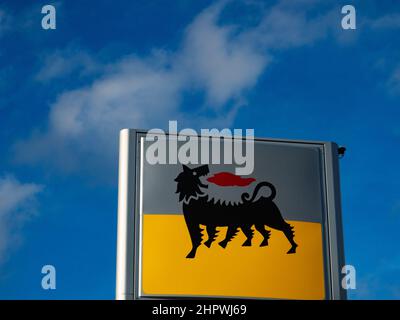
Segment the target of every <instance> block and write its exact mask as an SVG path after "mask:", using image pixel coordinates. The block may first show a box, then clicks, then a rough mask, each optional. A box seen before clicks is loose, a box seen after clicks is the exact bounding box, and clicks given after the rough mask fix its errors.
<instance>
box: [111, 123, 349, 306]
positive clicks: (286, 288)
mask: <svg viewBox="0 0 400 320" xmlns="http://www.w3.org/2000/svg"><path fill="white" fill-rule="evenodd" d="M150 136H151V135H147V138H146V132H141V131H136V130H123V131H121V142H120V144H121V145H120V181H119V183H120V185H119V221H118V257H117V298H119V299H130V298H157V297H162V298H166V297H174V298H176V297H179V298H185V297H187V298H189V297H190V298H193V297H199V298H202V297H203V298H205V297H215V298H218V297H221V298H226V297H234V298H257V299H260V298H261V299H339V298H344V297H345V295H344V293H343V291H342V290H341V289H340V279H339V274H340V273H339V271H340V268H341V266H342V265H343V250H342V240H341V227H340V199H339V189H338V169H337V147H336V145H335V144H333V143H325V142H301V141H283V140H269V139H255V140H254V149H253V150H254V153H253V154H252V156H254V157H253V158H251V159H250V158H248V159H247V160H249V162H251V164H249V163H244V162H243V161H235V160H237V159H236V158H235V155H234V153H235V147H236V146H239V145H240V149H241V151H242V155H243V152H244V150H245V149H246V145H245V141H244V140H235V141H234V142H233V143H232V144H231V147H230V148H229V145H228V144H227V145H225V144H224V143H223V142H222V140H221V143H219V145H218V144H215V145H213V142H215V141H216V140H215V139H214V140H213V139H211V138H210V137H193V140H192V142H193V144H192V147H193V146H195V144H196V145H197V146H199V147H198V148H197V150H195V149H194V147H193V148H191V147H190V146H189V147H188V141H189V140H190V139H192V138H191V137H189V136H188V137H187V138H188V139H180V138H178V137H177V136H176V135H167V136H166V137H165V139H161V138H159V137H158V138H157V139H151V138H150V139H149V137H150ZM157 142H158V143H159V144H158V145H157ZM228 142H229V141H228ZM230 142H232V141H230ZM185 146H186V147H185ZM227 146H228V147H227ZM156 149H157V150H156ZM175 151H176V152H177V154H178V156H177V157H175V156H173V157H172V158H171V155H172V153H174V152H175ZM160 152H165V155H166V157H163V156H162V155H161V154H160ZM180 152H181V153H180ZM189 153H191V155H190V157H189V156H188V154H189ZM217 154H218V155H217ZM179 155H182V156H181V157H179ZM185 155H186V156H187V157H185ZM206 155H207V156H206ZM167 157H169V159H167ZM171 159H172V160H173V161H170V160H171ZM175 160H176V161H175ZM241 160H243V158H242V159H241ZM253 160H254V161H253ZM182 162H184V163H182ZM239 162H240V164H238V163H239ZM245 166H247V167H251V170H249V172H250V171H251V173H250V174H247V175H242V174H238V172H240V170H238V168H239V169H240V167H241V168H242V172H243V169H244V167H245Z"/></svg>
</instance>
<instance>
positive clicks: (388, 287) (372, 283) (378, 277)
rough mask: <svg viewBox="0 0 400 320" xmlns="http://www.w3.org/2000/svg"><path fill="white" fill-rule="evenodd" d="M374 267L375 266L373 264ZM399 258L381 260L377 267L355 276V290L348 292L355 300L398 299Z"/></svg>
mask: <svg viewBox="0 0 400 320" xmlns="http://www.w3.org/2000/svg"><path fill="white" fill-rule="evenodd" d="M375 265H376V264H375ZM399 273H400V256H399V255H394V256H393V257H392V258H390V259H385V260H382V261H381V262H380V263H378V264H377V267H375V268H370V271H369V272H368V273H366V274H363V275H361V276H360V275H357V288H356V290H354V291H350V297H352V298H355V299H395V300H398V299H400V279H399Z"/></svg>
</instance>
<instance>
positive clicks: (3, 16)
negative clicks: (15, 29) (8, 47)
mask: <svg viewBox="0 0 400 320" xmlns="http://www.w3.org/2000/svg"><path fill="white" fill-rule="evenodd" d="M9 28H10V16H9V15H8V14H7V12H6V11H5V10H4V9H1V8H0V37H1V36H2V35H3V34H4V33H5V32H6V31H7V30H8V29H9Z"/></svg>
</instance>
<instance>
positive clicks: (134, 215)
mask: <svg viewBox="0 0 400 320" xmlns="http://www.w3.org/2000/svg"><path fill="white" fill-rule="evenodd" d="M146 133H147V131H146V130H136V129H123V130H121V131H120V143H119V182H118V230H117V268H116V299H118V300H132V299H154V298H162V299H165V298H168V297H170V298H176V296H175V297H174V296H168V297H167V296H162V297H154V296H143V295H141V283H140V279H141V270H140V269H141V266H140V263H139V258H140V250H141V239H140V235H141V214H140V212H141V210H140V209H141V203H140V192H141V181H142V179H141V176H140V175H141V172H142V170H141V165H142V163H141V157H140V156H141V153H142V152H141V148H142V146H141V143H140V140H141V138H143V137H145V136H146ZM166 135H168V133H166ZM254 141H255V142H257V141H264V142H279V143H291V144H303V145H304V144H307V145H317V146H320V147H322V150H323V152H322V164H323V171H324V173H323V180H324V186H323V191H324V197H325V199H324V200H325V206H324V207H325V208H324V209H325V210H324V217H323V225H322V228H323V239H324V249H325V250H324V266H325V270H324V273H325V288H326V295H325V297H326V299H328V300H338V299H346V291H345V290H344V289H343V288H342V286H341V269H342V267H343V266H344V264H345V262H344V244H343V232H342V219H341V199H340V181H339V161H338V146H337V144H336V143H333V142H321V141H302V140H284V139H266V138H255V139H254ZM179 297H180V298H184V297H182V296H179ZM188 298H193V296H192V297H188ZM212 298H221V297H212Z"/></svg>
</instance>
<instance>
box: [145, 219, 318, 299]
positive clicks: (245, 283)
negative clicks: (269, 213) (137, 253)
mask: <svg viewBox="0 0 400 320" xmlns="http://www.w3.org/2000/svg"><path fill="white" fill-rule="evenodd" d="M287 222H288V223H290V225H292V226H293V227H294V230H295V234H296V235H295V238H296V241H297V242H298V243H300V244H301V245H299V247H298V248H297V250H296V253H295V254H287V253H286V252H287V251H288V249H290V244H289V243H288V241H287V239H286V237H285V235H284V234H283V233H282V232H280V231H277V230H274V229H272V230H271V237H270V239H269V245H268V246H263V247H260V246H259V245H260V244H261V243H262V241H263V237H262V235H261V234H260V233H259V232H254V238H253V239H252V246H242V244H243V243H244V242H245V240H246V237H245V235H244V234H243V233H242V232H238V233H237V235H236V237H235V238H234V239H232V241H230V242H229V245H228V246H227V247H226V248H225V249H224V248H222V247H221V246H220V245H218V243H219V242H220V241H221V240H223V239H224V238H225V235H226V229H227V228H226V227H220V228H218V231H219V233H217V238H216V239H215V242H214V243H212V244H211V246H210V248H208V247H207V246H205V245H204V241H205V240H206V238H207V233H206V231H205V230H204V231H203V232H202V233H203V241H202V245H200V246H199V247H198V250H197V253H196V257H195V258H194V259H187V258H186V254H187V253H188V252H189V251H190V249H191V239H190V237H189V234H188V231H187V227H186V224H185V220H184V216H183V215H181V214H144V215H143V228H142V232H143V238H142V243H143V246H142V293H143V295H146V296H147V295H148V296H164V295H165V296H176V295H177V296H208V297H209V296H215V297H219V296H220V297H222V296H223V297H247V298H251V297H253V298H285V299H324V298H325V284H324V258H323V248H322V244H323V241H322V228H321V224H320V223H314V222H302V221H287ZM202 228H203V229H205V227H204V226H202ZM253 228H254V227H253Z"/></svg>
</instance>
